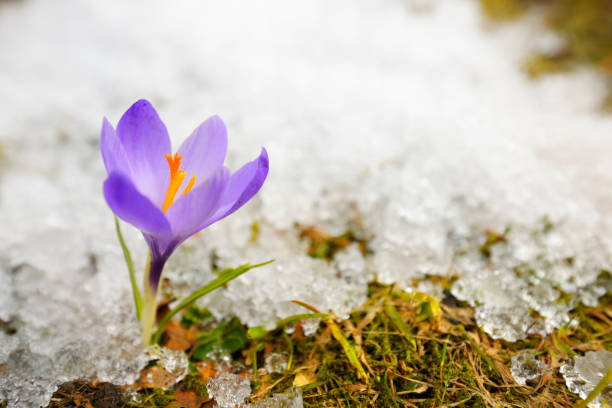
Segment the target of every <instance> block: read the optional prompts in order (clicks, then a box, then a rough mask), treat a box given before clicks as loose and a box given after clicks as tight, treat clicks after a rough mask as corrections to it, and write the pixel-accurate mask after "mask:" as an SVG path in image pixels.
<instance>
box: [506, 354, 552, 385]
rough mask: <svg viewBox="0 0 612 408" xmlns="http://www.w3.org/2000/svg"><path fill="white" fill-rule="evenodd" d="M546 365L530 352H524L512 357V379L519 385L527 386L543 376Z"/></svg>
mask: <svg viewBox="0 0 612 408" xmlns="http://www.w3.org/2000/svg"><path fill="white" fill-rule="evenodd" d="M545 367H546V365H545V364H544V363H542V362H541V361H540V360H538V359H537V358H535V356H534V354H533V352H531V351H530V350H523V351H521V352H520V353H518V354H517V355H515V356H514V357H512V365H511V366H510V372H512V377H514V381H516V383H517V384H519V385H525V384H527V381H531V380H534V379H536V378H539V377H540V376H542V374H543V372H544V368H545Z"/></svg>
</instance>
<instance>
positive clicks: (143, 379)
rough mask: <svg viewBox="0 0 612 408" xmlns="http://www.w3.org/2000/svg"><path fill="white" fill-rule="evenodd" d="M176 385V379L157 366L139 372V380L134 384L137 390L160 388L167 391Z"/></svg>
mask: <svg viewBox="0 0 612 408" xmlns="http://www.w3.org/2000/svg"><path fill="white" fill-rule="evenodd" d="M174 384H176V378H175V377H174V376H172V375H171V374H170V373H168V372H167V371H166V370H165V369H163V368H162V367H159V366H153V367H149V368H147V369H146V370H142V371H141V372H140V379H139V380H138V382H137V383H136V385H137V387H138V388H139V389H143V388H162V389H168V388H170V387H172V386H174Z"/></svg>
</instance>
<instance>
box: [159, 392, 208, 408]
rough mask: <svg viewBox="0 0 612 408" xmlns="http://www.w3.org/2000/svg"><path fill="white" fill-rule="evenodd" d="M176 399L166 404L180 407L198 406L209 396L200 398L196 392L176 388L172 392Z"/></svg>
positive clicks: (192, 407)
mask: <svg viewBox="0 0 612 408" xmlns="http://www.w3.org/2000/svg"><path fill="white" fill-rule="evenodd" d="M174 396H175V397H176V401H173V402H171V403H170V405H168V406H169V407H181V408H200V407H201V406H202V404H204V403H205V402H206V401H208V400H210V398H202V397H200V396H199V395H198V394H197V393H195V392H194V391H191V390H187V391H181V390H176V391H175V392H174Z"/></svg>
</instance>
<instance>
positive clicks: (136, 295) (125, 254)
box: [115, 216, 142, 320]
mask: <svg viewBox="0 0 612 408" xmlns="http://www.w3.org/2000/svg"><path fill="white" fill-rule="evenodd" d="M115 229H116V230H117V237H119V243H120V244H121V249H123V257H124V258H125V263H126V264H127V267H128V272H129V273H130V282H131V284H132V294H133V296H134V305H135V306H136V317H137V318H138V320H140V315H141V314H142V300H141V298H140V291H139V290H138V284H137V283H136V274H135V273H134V264H133V262H132V256H131V255H130V250H129V249H128V247H127V245H126V244H125V241H124V240H123V235H122V234H121V228H120V227H119V219H118V218H117V216H115Z"/></svg>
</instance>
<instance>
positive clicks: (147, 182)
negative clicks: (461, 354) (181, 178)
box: [117, 99, 171, 208]
mask: <svg viewBox="0 0 612 408" xmlns="http://www.w3.org/2000/svg"><path fill="white" fill-rule="evenodd" d="M117 136H118V137H119V139H120V140H121V143H122V144H123V147H124V149H125V152H126V154H127V158H128V160H129V163H130V167H131V169H132V175H131V178H132V181H133V182H134V184H135V186H136V187H137V188H138V191H140V192H141V193H142V194H144V195H145V196H147V197H148V198H149V199H151V201H152V202H153V203H155V204H156V205H157V206H158V207H160V208H161V206H162V204H163V201H164V197H165V194H166V189H167V188H168V183H169V180H170V175H169V171H168V163H167V161H166V158H165V156H164V155H165V154H170V153H171V146H170V137H169V136H168V131H167V130H166V126H165V125H164V123H163V122H162V121H161V120H160V119H159V116H158V115H157V112H156V111H155V109H154V108H153V106H152V105H151V103H149V101H146V100H144V99H141V100H139V101H137V102H136V103H134V104H133V105H132V106H131V107H130V108H129V109H128V110H127V111H126V112H125V113H124V114H123V116H122V117H121V119H120V120H119V124H118V125H117Z"/></svg>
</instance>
